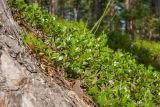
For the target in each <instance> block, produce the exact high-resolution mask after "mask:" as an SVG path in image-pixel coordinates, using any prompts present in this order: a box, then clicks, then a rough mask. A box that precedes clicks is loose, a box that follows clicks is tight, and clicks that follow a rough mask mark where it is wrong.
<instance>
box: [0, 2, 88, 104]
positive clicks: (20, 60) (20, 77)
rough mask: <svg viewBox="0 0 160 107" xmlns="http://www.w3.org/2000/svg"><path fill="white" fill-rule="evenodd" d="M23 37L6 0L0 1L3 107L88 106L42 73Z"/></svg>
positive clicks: (0, 68)
mask: <svg viewBox="0 0 160 107" xmlns="http://www.w3.org/2000/svg"><path fill="white" fill-rule="evenodd" d="M20 37H21V36H20V33H19V27H17V25H16V23H15V22H14V20H13V18H12V15H11V13H10V11H9V8H8V6H7V3H6V0H0V107H87V105H86V104H85V103H84V102H83V101H82V100H81V99H80V98H79V97H78V96H77V95H76V94H75V93H74V92H73V91H70V90H67V89H65V88H63V87H62V86H59V85H57V84H56V83H55V82H53V81H52V80H51V79H49V78H48V77H47V76H45V75H44V74H43V73H42V72H41V69H40V68H39V67H38V65H37V61H36V59H35V58H34V57H32V56H31V55H29V53H28V52H27V51H26V50H25V49H26V48H25V47H24V46H23V44H22V43H21V38H20Z"/></svg>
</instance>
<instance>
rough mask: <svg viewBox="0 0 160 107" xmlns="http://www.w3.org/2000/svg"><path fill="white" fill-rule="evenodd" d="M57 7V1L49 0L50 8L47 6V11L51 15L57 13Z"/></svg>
mask: <svg viewBox="0 0 160 107" xmlns="http://www.w3.org/2000/svg"><path fill="white" fill-rule="evenodd" d="M57 5H58V0H50V6H49V8H50V9H49V11H50V13H52V14H55V12H56V11H57Z"/></svg>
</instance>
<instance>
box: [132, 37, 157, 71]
mask: <svg viewBox="0 0 160 107" xmlns="http://www.w3.org/2000/svg"><path fill="white" fill-rule="evenodd" d="M131 49H132V50H131V51H132V53H134V54H135V55H136V56H137V59H138V60H139V61H140V62H142V63H144V64H146V65H152V66H154V67H155V68H157V69H160V43H158V42H151V41H147V40H135V41H134V42H133V44H132V46H131Z"/></svg>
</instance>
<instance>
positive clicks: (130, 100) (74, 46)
mask: <svg viewBox="0 0 160 107" xmlns="http://www.w3.org/2000/svg"><path fill="white" fill-rule="evenodd" d="M8 3H9V5H10V7H11V9H12V12H13V13H14V14H15V17H16V19H17V21H18V20H21V21H24V22H25V23H28V24H30V25H31V26H32V27H34V28H36V29H38V30H40V31H42V32H43V33H44V34H45V39H39V38H37V37H36V36H35V35H33V34H32V33H27V32H26V33H23V42H24V44H25V45H28V46H30V48H31V49H32V50H33V51H34V52H35V53H36V54H37V55H38V56H43V57H45V58H46V59H47V60H48V63H50V64H51V66H53V67H54V68H58V66H60V65H61V66H63V67H64V71H65V73H66V77H69V78H79V79H81V81H82V82H81V83H82V87H83V88H85V89H86V91H87V93H88V95H90V96H91V97H92V98H93V100H94V101H95V102H96V104H97V105H98V106H100V107H135V106H140V107H154V106H158V105H159V104H160V74H159V72H157V71H155V70H153V69H152V67H148V68H146V67H144V65H140V64H137V63H136V60H135V59H134V58H133V57H132V56H131V55H130V54H129V53H123V52H121V51H120V50H118V51H116V52H114V51H113V50H112V49H110V48H108V47H107V36H106V35H100V36H98V38H96V37H95V35H93V34H92V33H90V31H89V30H88V29H87V28H86V25H85V24H84V23H83V22H72V23H71V22H67V21H65V20H61V19H58V18H57V17H55V16H52V15H50V14H48V13H47V12H45V11H43V10H41V8H40V7H38V5H37V4H31V5H26V4H25V3H24V2H23V1H22V0H8Z"/></svg>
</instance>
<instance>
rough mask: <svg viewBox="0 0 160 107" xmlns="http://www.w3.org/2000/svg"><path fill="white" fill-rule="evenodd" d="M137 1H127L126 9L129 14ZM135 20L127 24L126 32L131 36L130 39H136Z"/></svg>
mask: <svg viewBox="0 0 160 107" xmlns="http://www.w3.org/2000/svg"><path fill="white" fill-rule="evenodd" d="M135 3H136V0H125V8H126V10H127V11H128V12H129V11H131V10H132V9H133V8H134V6H135ZM133 24H134V22H133V20H131V19H130V20H128V21H127V23H126V32H127V33H128V34H129V36H130V38H132V39H133V38H134V32H133V26H134V25H133Z"/></svg>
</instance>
